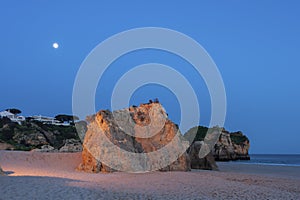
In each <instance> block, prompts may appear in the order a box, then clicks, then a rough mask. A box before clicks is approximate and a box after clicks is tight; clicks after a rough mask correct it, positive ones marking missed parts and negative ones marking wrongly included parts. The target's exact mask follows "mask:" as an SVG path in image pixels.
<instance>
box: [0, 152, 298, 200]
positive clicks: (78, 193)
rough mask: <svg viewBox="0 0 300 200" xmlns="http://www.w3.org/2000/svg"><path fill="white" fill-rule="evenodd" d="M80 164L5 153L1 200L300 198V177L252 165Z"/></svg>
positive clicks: (76, 157)
mask: <svg viewBox="0 0 300 200" xmlns="http://www.w3.org/2000/svg"><path fill="white" fill-rule="evenodd" d="M80 161H81V153H44V152H21V151H18V152H14V151H0V165H1V167H2V169H3V170H4V171H5V172H6V173H7V174H8V175H7V176H0V194H1V198H4V199H34V198H49V199H58V198H62V199H71V198H72V199H86V198H88V199H299V198H300V179H299V177H296V178H295V177H294V178H291V177H290V176H291V175H292V174H284V173H283V175H280V174H278V173H277V172H276V167H275V168H274V169H275V171H274V170H273V172H272V173H270V172H268V173H265V171H268V170H269V171H270V169H269V168H268V167H267V168H266V167H265V166H264V167H262V168H259V170H260V171H255V170H257V169H255V168H253V167H251V166H248V165H242V164H237V163H223V162H222V163H218V165H219V168H220V171H209V170H192V171H191V172H176V171H172V172H148V173H139V174H130V173H125V172H114V173H109V174H103V173H98V174H90V173H85V172H78V171H76V170H75V168H76V167H77V166H78V164H79V163H80ZM299 169H300V168H299ZM254 171H255V173H254ZM294 172H295V171H294ZM294 172H293V173H294ZM298 176H299V175H298Z"/></svg>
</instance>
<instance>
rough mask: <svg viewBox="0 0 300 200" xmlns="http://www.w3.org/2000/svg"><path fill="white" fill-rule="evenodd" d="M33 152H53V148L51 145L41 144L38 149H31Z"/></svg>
mask: <svg viewBox="0 0 300 200" xmlns="http://www.w3.org/2000/svg"><path fill="white" fill-rule="evenodd" d="M31 151H34V152H55V151H57V150H55V148H54V147H53V146H51V145H43V146H41V147H40V148H39V149H33V150H31Z"/></svg>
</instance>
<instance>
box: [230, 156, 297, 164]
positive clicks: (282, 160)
mask: <svg viewBox="0 0 300 200" xmlns="http://www.w3.org/2000/svg"><path fill="white" fill-rule="evenodd" d="M250 158H251V160H241V161H235V162H239V163H244V164H257V165H278V166H298V167H300V154H292V155H289V154H281V155H277V154H251V155H250Z"/></svg>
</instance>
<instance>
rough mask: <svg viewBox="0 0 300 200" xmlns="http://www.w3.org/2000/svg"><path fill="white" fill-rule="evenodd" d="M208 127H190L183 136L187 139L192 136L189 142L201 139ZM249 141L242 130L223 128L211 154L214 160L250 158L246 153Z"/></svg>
mask: <svg viewBox="0 0 300 200" xmlns="http://www.w3.org/2000/svg"><path fill="white" fill-rule="evenodd" d="M208 130H209V129H208V128H207V127H204V126H198V127H193V128H191V129H190V130H189V131H188V132H187V133H185V135H184V137H185V138H187V139H188V140H191V139H190V138H193V140H192V141H191V143H194V142H196V141H203V140H204V138H205V136H206V133H207V131H208ZM249 148H250V142H249V139H248V138H247V136H245V135H244V134H243V133H242V132H240V131H238V132H232V133H230V132H228V131H226V130H225V129H224V128H222V130H221V134H220V136H219V139H218V140H217V143H216V144H215V145H214V148H213V150H212V154H213V156H214V157H215V160H216V161H231V160H250V156H249V154H248V151H249Z"/></svg>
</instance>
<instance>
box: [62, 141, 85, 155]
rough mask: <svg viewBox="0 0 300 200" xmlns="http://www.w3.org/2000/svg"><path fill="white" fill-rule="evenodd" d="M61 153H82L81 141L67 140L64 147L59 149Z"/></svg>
mask: <svg viewBox="0 0 300 200" xmlns="http://www.w3.org/2000/svg"><path fill="white" fill-rule="evenodd" d="M59 151H60V152H80V151H82V145H81V143H80V141H79V140H76V139H73V138H72V139H66V141H65V144H64V146H62V147H61V148H60V149H59Z"/></svg>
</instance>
